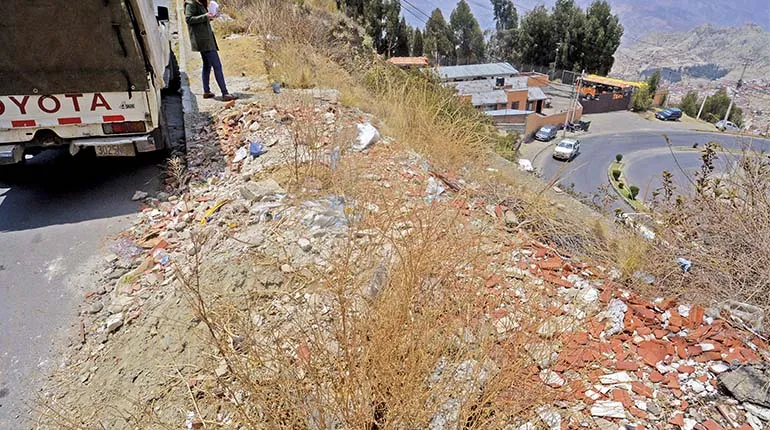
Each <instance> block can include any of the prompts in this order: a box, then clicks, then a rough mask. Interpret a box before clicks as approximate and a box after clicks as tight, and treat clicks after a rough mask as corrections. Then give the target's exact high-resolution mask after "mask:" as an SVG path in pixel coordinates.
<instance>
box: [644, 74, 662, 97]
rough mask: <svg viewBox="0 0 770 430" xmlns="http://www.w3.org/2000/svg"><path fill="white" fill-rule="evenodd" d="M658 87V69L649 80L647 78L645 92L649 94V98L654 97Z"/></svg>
mask: <svg viewBox="0 0 770 430" xmlns="http://www.w3.org/2000/svg"><path fill="white" fill-rule="evenodd" d="M658 86H660V69H658V70H656V71H655V72H654V73H653V74H652V75H650V77H649V78H647V91H648V92H649V93H650V97H655V93H656V92H657V91H658Z"/></svg>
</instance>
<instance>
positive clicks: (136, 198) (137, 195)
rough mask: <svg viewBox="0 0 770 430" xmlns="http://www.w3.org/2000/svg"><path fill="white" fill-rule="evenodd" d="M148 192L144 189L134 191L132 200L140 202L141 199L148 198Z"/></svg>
mask: <svg viewBox="0 0 770 430" xmlns="http://www.w3.org/2000/svg"><path fill="white" fill-rule="evenodd" d="M147 196H148V194H147V193H146V192H144V191H137V192H135V193H134V195H133V196H132V197H131V200H133V201H135V202H138V201H139V200H144V199H146V198H147Z"/></svg>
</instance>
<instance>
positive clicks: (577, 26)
mask: <svg viewBox="0 0 770 430" xmlns="http://www.w3.org/2000/svg"><path fill="white" fill-rule="evenodd" d="M585 21H586V17H585V13H583V10H582V9H581V8H579V7H578V6H577V5H575V1H574V0H557V1H556V5H555V6H554V8H553V14H552V15H551V22H552V29H553V32H552V33H551V38H552V44H554V45H555V46H558V48H559V54H558V55H557V56H556V67H557V68H559V69H565V70H573V69H576V68H579V65H580V64H581V63H582V61H583V48H584V46H583V44H584V39H585V36H584V31H585Z"/></svg>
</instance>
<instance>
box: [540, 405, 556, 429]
mask: <svg viewBox="0 0 770 430" xmlns="http://www.w3.org/2000/svg"><path fill="white" fill-rule="evenodd" d="M537 415H538V416H539V417H540V419H541V420H543V423H545V425H546V426H548V428H549V429H550V430H561V414H559V412H557V411H556V410H555V409H550V408H540V410H538V411H537Z"/></svg>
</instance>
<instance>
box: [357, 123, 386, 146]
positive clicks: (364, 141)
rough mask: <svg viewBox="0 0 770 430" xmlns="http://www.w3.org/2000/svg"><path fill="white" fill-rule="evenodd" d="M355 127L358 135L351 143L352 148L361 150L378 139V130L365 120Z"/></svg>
mask: <svg viewBox="0 0 770 430" xmlns="http://www.w3.org/2000/svg"><path fill="white" fill-rule="evenodd" d="M357 127H358V137H356V141H355V143H353V149H354V150H356V151H363V150H364V149H366V148H368V147H370V146H372V145H374V144H375V143H377V142H378V141H379V140H380V132H379V131H378V130H377V128H376V127H375V126H373V125H372V124H370V123H368V122H366V123H363V124H358V125H357Z"/></svg>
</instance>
